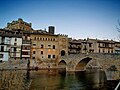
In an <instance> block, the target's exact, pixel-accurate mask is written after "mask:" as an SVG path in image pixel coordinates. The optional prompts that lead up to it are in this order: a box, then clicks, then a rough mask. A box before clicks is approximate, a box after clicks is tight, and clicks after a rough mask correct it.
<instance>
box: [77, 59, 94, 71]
mask: <svg viewBox="0 0 120 90" xmlns="http://www.w3.org/2000/svg"><path fill="white" fill-rule="evenodd" d="M90 60H92V58H90V57H86V58H84V59H82V60H80V61H79V62H78V63H77V64H76V66H75V71H83V70H85V68H86V65H87V64H88V62H89V61H90Z"/></svg>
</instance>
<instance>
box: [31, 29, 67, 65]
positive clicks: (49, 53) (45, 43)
mask: <svg viewBox="0 0 120 90" xmlns="http://www.w3.org/2000/svg"><path fill="white" fill-rule="evenodd" d="M31 43H32V45H31V59H32V60H33V61H35V62H37V63H42V62H45V63H50V64H51V65H56V64H57V61H58V60H59V58H60V56H61V55H67V54H68V40H67V35H55V34H54V28H52V31H51V28H49V32H47V31H43V30H34V32H32V33H31Z"/></svg>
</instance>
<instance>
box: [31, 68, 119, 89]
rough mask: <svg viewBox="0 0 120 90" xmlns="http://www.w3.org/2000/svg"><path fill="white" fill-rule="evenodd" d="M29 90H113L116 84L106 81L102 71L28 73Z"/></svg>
mask: <svg viewBox="0 0 120 90" xmlns="http://www.w3.org/2000/svg"><path fill="white" fill-rule="evenodd" d="M30 78H31V79H32V83H31V86H30V90H114V88H115V86H116V84H117V82H116V81H112V83H111V81H107V80H106V76H105V73H104V72H102V71H98V70H95V71H82V72H62V73H59V72H58V71H30Z"/></svg>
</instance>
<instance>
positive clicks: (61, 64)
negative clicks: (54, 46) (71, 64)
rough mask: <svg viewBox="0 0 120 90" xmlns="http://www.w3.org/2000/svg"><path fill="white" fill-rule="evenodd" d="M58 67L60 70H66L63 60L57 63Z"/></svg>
mask: <svg viewBox="0 0 120 90" xmlns="http://www.w3.org/2000/svg"><path fill="white" fill-rule="evenodd" d="M58 67H60V68H66V62H65V61H64V60H61V61H60V62H59V63H58Z"/></svg>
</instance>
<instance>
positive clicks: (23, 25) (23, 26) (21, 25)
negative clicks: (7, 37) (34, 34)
mask: <svg viewBox="0 0 120 90" xmlns="http://www.w3.org/2000/svg"><path fill="white" fill-rule="evenodd" d="M6 28H7V29H9V30H16V29H19V30H23V31H31V30H32V23H27V22H25V21H23V20H22V19H21V18H19V19H18V20H17V21H12V22H11V23H7V27H6Z"/></svg>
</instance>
